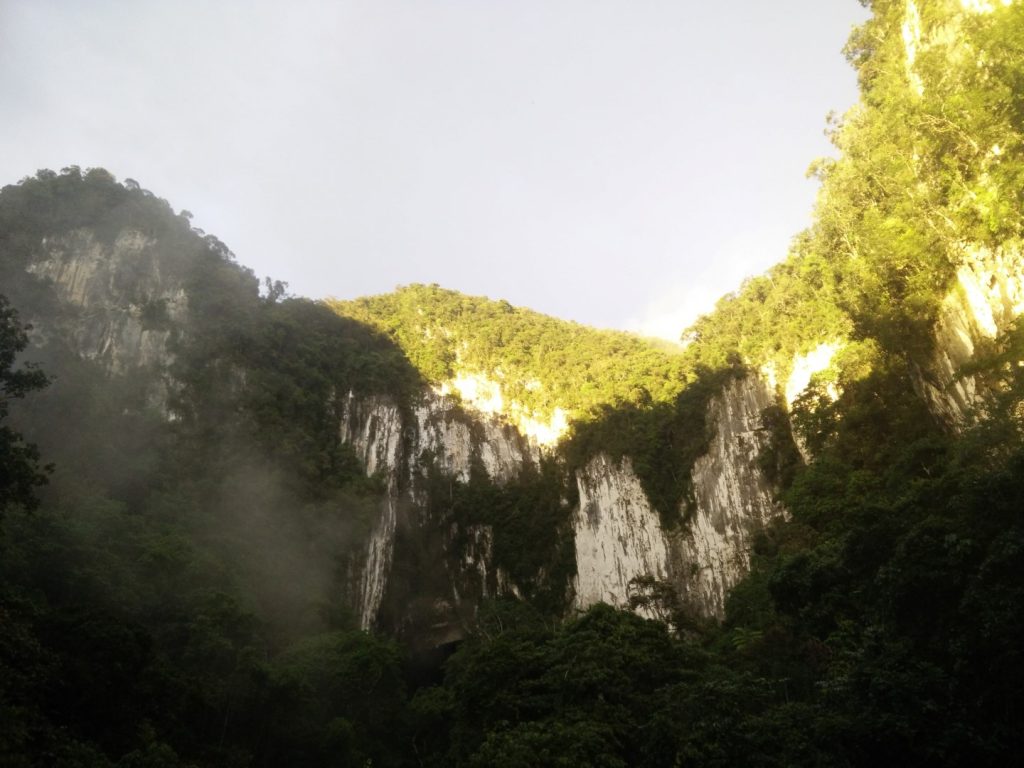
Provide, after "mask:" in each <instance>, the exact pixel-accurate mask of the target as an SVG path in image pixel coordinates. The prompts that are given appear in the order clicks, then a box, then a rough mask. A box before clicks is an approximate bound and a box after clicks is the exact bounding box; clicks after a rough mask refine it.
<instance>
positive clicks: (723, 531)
mask: <svg viewBox="0 0 1024 768" xmlns="http://www.w3.org/2000/svg"><path fill="white" fill-rule="evenodd" d="M774 403H775V399H774V395H773V393H772V392H771V391H770V389H769V387H768V385H767V384H766V383H765V382H764V380H762V379H761V378H760V377H759V376H757V375H755V374H749V375H748V376H746V377H745V378H743V379H736V380H734V381H733V382H731V383H730V384H729V385H728V386H726V387H725V388H724V389H723V390H722V392H721V394H720V395H718V396H717V397H716V398H715V399H714V400H712V402H711V404H710V406H709V409H708V411H709V413H708V420H709V421H710V422H711V423H712V424H713V425H714V438H713V440H712V441H711V445H710V447H709V448H708V452H707V453H706V454H705V455H704V456H702V457H701V458H699V459H698V460H697V461H696V463H695V464H694V466H693V474H692V477H693V492H694V499H695V502H696V503H695V509H694V512H693V515H692V518H691V520H690V523H689V525H688V526H686V527H684V529H683V530H682V531H681V532H680V533H679V534H677V536H676V537H674V541H673V548H672V549H673V558H674V559H673V569H672V570H673V571H674V572H675V573H676V574H677V580H678V582H679V584H680V585H681V587H682V594H683V595H684V596H685V598H686V600H687V602H688V603H690V604H691V605H693V606H696V607H698V608H699V609H700V610H701V612H702V613H704V614H705V615H710V616H721V615H722V614H723V613H724V609H725V598H726V595H727V594H728V592H729V590H730V589H731V588H732V587H733V585H735V584H736V582H738V581H739V580H740V579H741V578H743V576H744V575H745V574H746V572H747V568H748V566H749V563H750V553H749V549H750V543H751V538H752V536H753V534H754V533H755V532H756V531H757V530H759V529H760V528H762V527H763V526H764V525H765V524H766V523H767V522H768V521H769V520H771V519H772V518H774V517H777V516H779V515H782V514H783V509H782V507H781V505H780V504H779V503H778V502H776V501H775V499H774V496H773V492H772V488H771V487H770V486H769V484H768V483H767V481H766V480H765V478H764V474H763V472H762V471H761V469H760V467H759V466H758V457H759V455H760V454H761V453H762V451H764V450H765V449H766V448H767V447H768V443H769V439H770V438H769V436H768V435H767V433H766V432H765V430H764V429H762V426H761V414H762V412H763V411H764V410H765V409H766V408H768V407H769V406H771V405H773V404H774Z"/></svg>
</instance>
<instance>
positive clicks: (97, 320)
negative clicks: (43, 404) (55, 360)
mask: <svg viewBox="0 0 1024 768" xmlns="http://www.w3.org/2000/svg"><path fill="white" fill-rule="evenodd" d="M43 249H44V254H45V255H44V257H43V258H42V259H40V260H38V261H36V262H34V263H33V264H32V265H31V266H30V267H29V271H30V272H31V273H32V274H35V275H36V276H37V277H40V278H42V279H44V280H48V281H51V282H52V284H53V287H54V290H55V293H56V295H57V297H58V299H59V300H60V301H61V303H62V305H63V307H64V309H65V314H64V317H63V318H62V324H63V325H64V328H63V329H62V330H63V332H64V334H65V335H66V337H68V338H69V339H70V340H71V341H72V342H73V344H74V346H75V348H76V349H77V350H78V351H79V353H80V354H82V355H83V356H85V357H88V358H90V359H93V360H96V361H97V362H99V363H100V364H101V365H103V366H104V367H105V368H106V369H107V371H108V372H110V373H124V372H126V371H128V370H130V369H132V368H139V367H150V368H155V369H159V370H164V369H166V366H167V364H168V362H169V360H170V358H169V355H168V353H167V341H168V338H169V336H170V332H171V331H170V328H171V325H172V324H173V323H177V322H180V321H182V320H183V319H184V317H185V314H186V312H187V299H186V296H185V290H184V287H183V286H182V284H181V281H180V280H178V279H174V278H173V277H171V276H166V275H164V274H162V270H161V262H160V260H159V259H158V257H157V254H156V252H155V243H154V242H153V241H152V240H149V239H148V238H146V237H145V236H144V235H142V234H141V233H139V232H133V231H130V230H126V231H123V232H121V234H120V235H119V236H118V237H117V239H116V240H115V241H114V243H113V244H112V245H106V244H103V243H101V242H99V241H98V240H97V239H96V237H95V236H94V235H93V234H92V233H91V232H90V231H88V230H78V231H75V232H72V233H70V234H68V235H64V236H62V237H59V238H52V239H50V240H44V241H43Z"/></svg>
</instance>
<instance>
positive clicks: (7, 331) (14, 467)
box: [0, 294, 47, 519]
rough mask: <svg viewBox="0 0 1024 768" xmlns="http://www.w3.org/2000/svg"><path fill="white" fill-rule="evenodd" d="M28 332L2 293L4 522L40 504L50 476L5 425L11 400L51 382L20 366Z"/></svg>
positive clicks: (0, 491) (0, 489)
mask: <svg viewBox="0 0 1024 768" xmlns="http://www.w3.org/2000/svg"><path fill="white" fill-rule="evenodd" d="M28 330H30V328H28V327H25V326H22V325H21V323H20V322H19V321H18V314H17V312H15V310H14V309H13V308H12V307H11V306H10V304H9V303H8V301H7V298H6V297H5V296H3V295H2V294H0V519H2V516H3V513H4V511H5V510H6V509H7V508H8V507H9V506H12V505H18V506H20V507H22V508H25V509H31V508H33V507H34V506H35V505H36V503H37V500H36V495H35V491H36V489H37V488H38V487H39V486H41V485H43V484H44V483H45V482H46V474H45V472H44V470H42V469H40V467H39V450H38V449H37V448H36V447H35V446H34V445H32V444H31V443H26V442H25V440H24V439H23V438H22V436H21V435H20V434H18V433H17V432H16V431H14V430H13V429H11V427H9V426H8V425H7V424H5V423H3V422H5V421H6V419H7V415H8V413H9V411H10V401H11V400H14V399H17V398H21V397H24V396H25V395H27V394H28V393H29V392H31V391H33V390H36V389H41V388H42V387H44V386H46V383H47V379H46V374H44V373H43V372H42V371H41V370H39V369H38V368H34V367H32V366H31V365H29V366H22V367H19V366H17V364H16V359H17V356H18V354H19V353H20V352H22V351H23V350H24V349H25V347H26V346H27V345H28V335H27V333H26V332H27V331H28Z"/></svg>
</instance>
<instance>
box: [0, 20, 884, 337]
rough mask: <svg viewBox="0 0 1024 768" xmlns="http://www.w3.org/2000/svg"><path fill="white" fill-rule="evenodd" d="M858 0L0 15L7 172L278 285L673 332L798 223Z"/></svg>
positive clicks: (840, 91)
mask: <svg viewBox="0 0 1024 768" xmlns="http://www.w3.org/2000/svg"><path fill="white" fill-rule="evenodd" d="M864 17H865V11H864V9H863V8H861V7H860V5H859V3H858V2H856V0H771V2H766V0H733V2H725V1H720V0H705V2H699V3H698V2H691V1H690V0H673V1H671V2H670V1H669V0H663V1H662V2H653V1H644V0H629V1H627V0H618V1H617V2H605V1H604V0H416V1H415V2H414V1H412V0H408V1H406V2H397V1H394V0H366V1H365V2H348V1H339V2H308V1H307V2H303V1H296V0H289V2H282V1H279V2H274V3H269V2H259V1H257V0H244V2H242V1H239V2H230V1H226V0H225V1H221V2H216V1H215V0H175V2H166V1H163V0H159V1H158V0H133V1H132V2H126V1H125V0H0V104H2V105H3V111H2V119H0V183H3V184H5V183H13V182H15V181H17V180H18V179H20V178H22V177H24V176H26V175H29V174H32V173H34V172H35V171H36V170H37V169H39V168H53V169H55V170H59V169H60V168H61V167H63V166H66V165H70V164H76V165H80V166H82V167H83V168H86V167H92V166H102V167H104V168H107V169H108V170H109V171H111V172H112V173H113V174H114V175H115V176H117V177H118V178H119V179H124V178H133V179H136V180H138V181H139V183H140V184H142V186H143V187H145V188H147V189H149V190H151V191H153V192H154V193H155V194H156V195H158V196H160V197H164V198H166V199H167V200H168V201H170V203H171V205H172V206H174V208H175V209H176V210H178V209H182V208H185V209H188V210H189V211H191V212H192V213H193V214H194V217H195V218H194V220H193V224H194V225H195V226H198V227H201V228H203V229H205V230H206V231H207V232H210V233H212V234H215V235H217V236H218V237H219V238H221V239H222V240H223V241H224V242H225V243H226V244H227V245H228V246H229V247H230V248H231V249H232V250H233V251H234V252H235V254H236V255H237V257H238V260H239V261H240V262H241V263H243V264H246V265H248V266H250V267H252V268H253V270H254V271H255V272H256V273H257V275H260V276H263V275H270V276H272V277H274V278H277V279H282V280H285V281H287V282H288V283H289V284H290V290H291V292H293V293H295V294H299V295H306V296H312V297H323V296H328V295H333V296H338V297H342V298H350V297H355V296H359V295H365V294H370V293H381V292H385V291H389V290H391V289H392V288H394V287H395V286H397V285H402V284H407V283H412V282H427V283H431V282H436V283H440V284H441V285H442V286H445V287H448V288H454V289H457V290H460V291H464V292H467V293H472V294H483V295H487V296H491V297H493V298H504V299H507V300H509V301H511V302H512V303H513V304H518V305H525V306H529V307H532V308H534V309H537V310H540V311H542V312H546V313H549V314H552V315H556V316H559V317H563V318H567V319H571V320H577V321H580V322H585V323H589V324H592V325H598V326H602V327H613V328H630V329H635V330H644V331H647V332H652V333H659V334H662V335H667V336H669V337H672V338H676V337H678V334H679V331H680V330H682V328H683V327H684V326H685V325H686V324H688V323H689V322H690V321H691V320H692V319H693V318H694V317H695V316H696V314H698V313H699V312H701V311H706V310H707V309H709V308H710V307H711V306H712V304H713V302H714V300H715V299H716V298H717V297H718V296H719V295H721V294H722V293H724V292H726V291H729V290H732V289H734V288H735V287H736V286H737V285H738V284H739V282H740V280H741V279H742V278H743V277H744V276H747V275H750V274H756V273H759V272H761V271H763V270H764V269H766V268H767V267H769V266H770V265H771V264H773V263H774V262H776V261H779V260H780V259H782V258H783V257H784V256H785V254H786V250H787V246H788V242H789V240H790V238H791V236H792V235H794V234H796V232H797V231H799V230H800V229H802V228H803V227H805V226H806V225H807V224H808V223H809V220H810V218H809V214H810V209H811V205H812V203H813V199H814V194H815V184H814V183H813V182H811V181H808V180H807V179H805V178H804V171H805V169H806V167H807V165H808V164H809V163H810V161H811V160H813V159H814V158H815V157H818V156H820V155H823V154H830V153H831V147H830V146H829V145H828V143H827V141H826V140H825V138H824V136H823V128H824V124H825V123H824V120H825V115H826V113H827V112H828V111H829V110H832V109H834V110H837V111H840V112H841V111H845V110H846V109H847V108H848V107H849V106H851V105H852V104H853V103H854V101H855V100H856V86H855V78H854V74H853V72H852V70H851V69H850V67H849V65H848V64H847V63H846V62H845V60H844V59H843V56H842V54H841V48H842V46H843V44H844V42H845V40H846V37H847V35H848V33H849V31H850V28H851V26H852V25H854V24H856V23H858V22H859V21H861V20H862V19H863V18H864Z"/></svg>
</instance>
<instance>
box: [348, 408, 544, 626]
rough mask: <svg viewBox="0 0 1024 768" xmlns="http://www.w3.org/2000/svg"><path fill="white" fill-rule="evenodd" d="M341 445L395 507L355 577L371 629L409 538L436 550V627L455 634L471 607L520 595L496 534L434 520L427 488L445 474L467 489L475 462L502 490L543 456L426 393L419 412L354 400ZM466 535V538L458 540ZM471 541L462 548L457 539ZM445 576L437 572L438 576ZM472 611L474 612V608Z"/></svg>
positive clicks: (502, 427)
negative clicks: (498, 554)
mask: <svg viewBox="0 0 1024 768" xmlns="http://www.w3.org/2000/svg"><path fill="white" fill-rule="evenodd" d="M341 436H342V439H343V440H344V441H345V442H347V443H349V444H350V445H351V446H352V447H353V448H354V449H355V451H356V454H357V456H358V457H359V458H360V459H361V461H362V462H363V464H364V466H365V467H366V472H367V474H368V475H374V474H377V473H381V474H383V476H384V477H385V478H386V486H387V500H386V502H385V503H384V504H383V505H382V509H381V515H380V517H379V519H378V520H377V522H376V524H375V525H374V527H373V530H372V531H371V534H370V538H369V541H368V545H367V549H366V555H365V559H364V561H363V563H362V564H361V567H360V568H358V569H357V571H358V575H357V577H356V578H355V579H354V582H355V583H354V585H353V590H352V595H353V599H354V602H355V604H356V607H357V610H358V613H359V615H360V622H361V624H362V626H363V627H364V628H369V627H371V626H373V625H374V624H375V622H376V621H377V619H378V616H379V615H380V611H381V608H382V605H383V604H384V601H385V599H386V598H387V593H388V589H389V582H390V579H391V575H392V569H393V566H394V564H395V547H396V541H398V539H399V536H400V534H401V533H402V531H403V530H404V531H405V532H406V535H407V536H408V537H410V538H412V539H414V540H419V541H421V542H422V543H423V547H424V548H429V547H433V548H435V549H436V554H437V558H436V562H435V563H434V564H435V565H436V569H437V571H438V572H441V573H442V576H443V578H435V579H431V580H430V581H432V582H433V583H434V584H435V586H436V585H440V587H439V588H435V589H433V590H431V591H433V592H436V593H437V594H433V595H431V596H430V598H431V600H432V601H433V604H432V605H431V606H429V611H428V612H430V613H432V614H434V615H433V616H432V618H431V621H432V627H433V628H434V629H435V630H437V632H438V633H439V634H440V635H444V636H446V635H449V634H451V632H452V631H453V630H452V628H451V627H450V626H449V625H452V624H457V623H458V615H459V614H461V613H462V612H463V608H464V607H465V605H466V603H467V602H469V603H473V602H474V601H475V600H477V599H479V598H480V597H485V596H490V595H494V594H496V593H498V592H499V591H500V592H509V593H515V592H516V587H515V585H514V584H512V583H511V582H510V580H509V579H508V577H507V575H505V574H503V573H501V571H500V569H497V568H496V567H495V566H494V564H493V562H492V554H491V553H492V541H493V532H492V531H491V530H490V528H489V527H488V526H483V525H480V526H472V527H471V529H470V530H467V531H461V532H460V531H459V530H457V527H453V526H454V523H453V522H452V521H450V520H438V519H431V517H430V516H429V513H428V501H429V499H428V498H427V497H426V493H425V490H424V481H425V479H426V477H427V475H428V473H429V472H430V471H432V470H433V471H440V472H441V473H442V474H443V475H445V476H447V477H449V478H451V481H452V482H463V483H464V482H467V481H468V480H469V478H470V473H471V471H472V467H473V464H474V462H479V466H481V467H482V468H483V470H484V471H485V472H486V473H487V475H488V477H489V478H490V480H491V481H492V482H494V483H496V484H499V485H501V484H504V483H507V482H509V481H510V480H512V479H514V478H515V477H517V476H518V475H519V473H520V472H521V471H522V469H523V467H524V466H525V465H526V464H528V463H536V462H537V461H538V460H539V453H538V448H537V447H536V444H535V443H531V442H530V441H529V440H527V439H526V438H524V437H523V436H522V435H521V434H520V433H519V432H518V431H517V430H516V429H515V427H513V426H512V425H510V424H507V423H504V422H503V421H502V420H501V419H500V418H499V417H497V416H494V415H484V416H481V417H473V416H471V415H470V414H468V413H467V411H466V410H464V409H463V408H462V407H461V406H460V404H459V402H458V400H457V399H456V398H453V397H451V396H448V395H444V394H439V393H438V392H436V391H430V390H428V391H425V392H424V393H423V394H422V396H421V400H420V402H419V403H418V404H417V405H416V406H415V407H413V408H410V409H403V408H402V407H400V406H399V405H398V404H397V403H396V402H395V401H394V400H392V399H390V398H384V397H375V396H363V397H357V396H355V395H353V394H351V393H350V394H349V396H348V398H347V400H346V405H345V408H344V413H343V417H342V435H341ZM460 533H461V534H464V535H462V536H460V535H459V534H460ZM457 540H458V541H461V542H464V543H463V546H462V549H461V550H459V549H458V548H457V546H456V544H455V542H456V541H457ZM434 576H437V574H434ZM472 607H473V606H470V609H472Z"/></svg>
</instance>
